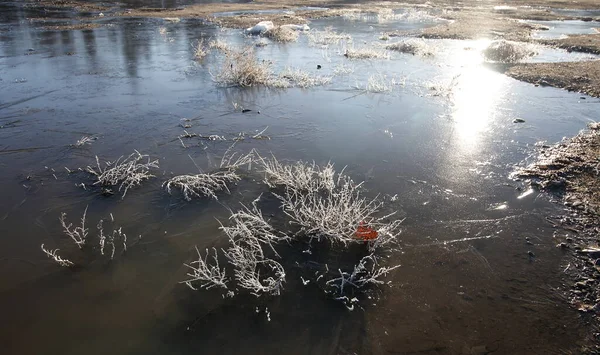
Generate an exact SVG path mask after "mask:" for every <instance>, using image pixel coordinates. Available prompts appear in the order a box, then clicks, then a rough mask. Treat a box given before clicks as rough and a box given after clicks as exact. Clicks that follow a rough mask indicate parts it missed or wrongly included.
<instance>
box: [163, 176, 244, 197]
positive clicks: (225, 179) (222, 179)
mask: <svg viewBox="0 0 600 355" xmlns="http://www.w3.org/2000/svg"><path fill="white" fill-rule="evenodd" d="M239 180H240V177H239V175H238V174H237V173H236V172H235V171H232V170H219V171H215V172H212V173H206V174H204V173H201V174H196V175H179V176H175V177H172V178H171V179H169V180H168V181H166V182H165V183H164V184H163V186H164V187H166V189H167V192H168V193H171V189H173V188H178V189H180V190H181V191H182V192H183V197H184V198H185V199H186V200H188V201H190V200H191V199H192V198H193V197H204V196H208V197H212V198H214V199H215V200H217V199H218V198H217V194H216V193H217V192H218V191H221V190H225V191H227V193H229V188H228V187H227V184H231V183H234V182H236V181H239Z"/></svg>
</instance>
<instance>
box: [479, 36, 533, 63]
mask: <svg viewBox="0 0 600 355" xmlns="http://www.w3.org/2000/svg"><path fill="white" fill-rule="evenodd" d="M535 54H536V52H535V51H533V50H531V48H530V47H529V46H528V45H527V44H526V43H519V42H511V41H505V40H500V41H494V42H492V43H491V44H490V45H489V46H488V47H487V48H486V49H485V50H484V51H483V56H484V58H485V59H486V60H488V61H492V62H500V63H515V62H520V61H521V60H523V59H526V58H529V57H532V56H534V55H535Z"/></svg>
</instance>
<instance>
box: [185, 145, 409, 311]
mask: <svg viewBox="0 0 600 355" xmlns="http://www.w3.org/2000/svg"><path fill="white" fill-rule="evenodd" d="M255 157H256V163H257V165H258V171H259V172H260V173H262V174H263V176H264V177H263V179H264V180H263V182H264V183H265V184H267V185H268V186H269V187H270V188H271V189H272V195H273V196H274V197H275V198H276V199H275V200H274V201H277V202H279V204H280V207H281V209H282V211H283V214H281V215H279V216H278V217H276V215H271V216H272V217H274V218H279V220H278V221H277V224H276V225H277V226H278V228H275V227H274V224H272V223H271V222H270V221H267V220H266V219H265V216H264V215H263V213H262V211H261V210H260V208H259V207H258V203H259V202H260V201H261V196H262V195H261V196H259V197H258V198H257V199H256V200H254V202H253V203H252V205H251V207H246V206H245V205H242V208H241V209H240V210H238V211H231V216H230V217H229V220H228V222H227V223H224V224H222V225H221V227H220V229H221V230H222V231H223V232H224V234H225V235H227V237H228V240H229V246H228V247H227V248H225V249H222V253H223V256H224V258H225V259H226V260H227V262H228V266H227V267H229V268H231V269H232V270H231V272H232V273H233V275H234V277H233V279H227V276H226V273H227V271H226V268H227V267H219V260H218V259H219V256H218V252H217V251H216V249H213V252H214V256H212V258H210V259H209V255H208V251H207V254H206V256H203V255H201V253H199V252H198V253H197V254H198V258H197V260H195V261H193V262H192V263H190V264H186V266H188V267H189V268H190V269H191V270H192V271H191V272H190V273H188V279H186V280H184V281H182V282H184V283H186V284H187V285H188V286H189V287H190V288H193V289H197V288H198V287H197V286H196V285H199V287H200V288H213V287H216V288H220V289H223V290H227V296H228V297H229V296H232V295H233V294H234V293H233V291H232V290H233V289H235V290H237V291H236V292H238V293H239V292H242V291H246V292H249V293H250V294H253V295H255V296H257V297H259V296H262V295H271V296H276V295H279V294H280V293H281V292H282V290H283V286H284V284H285V283H286V282H289V280H286V275H287V273H286V268H287V267H290V266H294V267H297V266H298V264H297V262H295V259H294V257H293V255H294V253H296V254H295V255H298V253H297V252H298V250H297V248H298V247H299V246H302V245H309V249H307V250H304V251H302V253H303V254H306V253H308V255H312V253H311V252H310V249H311V248H323V250H329V251H328V252H326V253H330V252H331V253H334V254H335V255H337V256H336V257H335V258H334V259H332V260H333V262H334V263H335V262H336V261H335V260H338V259H339V257H340V256H341V255H343V254H344V253H346V251H348V256H346V258H348V257H350V260H352V259H354V260H353V261H351V262H352V264H348V262H347V261H344V262H343V264H339V265H338V267H333V266H332V267H331V268H330V267H329V265H328V262H327V260H325V262H324V263H320V262H317V261H316V262H315V263H314V265H320V266H319V267H317V272H314V270H311V271H310V272H309V273H305V274H304V275H303V276H302V277H301V280H302V283H303V284H304V285H308V284H309V283H311V282H312V283H314V284H316V285H318V287H320V288H322V289H323V290H324V292H326V293H327V294H329V295H331V296H332V297H333V298H334V299H336V300H339V301H342V302H343V303H344V304H345V306H346V307H348V309H350V310H352V309H354V306H355V305H356V304H357V302H359V300H358V298H357V297H355V296H360V294H362V293H363V292H365V291H366V290H368V289H369V287H370V286H376V285H382V284H384V283H385V281H384V278H385V277H386V276H387V275H388V273H389V272H391V271H392V270H394V269H395V268H397V266H388V265H385V264H384V263H382V260H383V258H382V254H385V253H386V252H388V251H390V250H392V249H393V248H394V246H395V245H396V244H397V237H398V235H399V233H400V224H401V223H402V220H399V219H393V217H394V213H388V214H385V213H383V208H382V207H383V202H382V201H380V200H379V199H378V198H377V197H375V198H368V197H366V196H365V191H364V189H363V187H362V185H363V184H362V183H355V182H354V181H352V179H351V178H350V177H349V176H347V175H345V174H344V172H343V170H342V171H341V172H336V171H335V169H334V166H333V164H331V163H328V164H327V165H325V166H323V167H321V166H319V165H317V164H315V163H304V162H294V163H291V164H286V163H282V162H280V161H279V160H277V159H276V158H275V157H270V158H264V157H261V156H259V155H258V154H255ZM356 248H358V249H356ZM361 248H363V249H361ZM295 249H296V252H294V250H295ZM300 250H302V249H300ZM350 250H353V251H352V252H350ZM357 250H362V251H361V252H360V253H361V254H362V255H359V256H358V258H357V259H356V257H355V256H353V255H355V253H356V251H357ZM342 259H343V258H342ZM332 260H330V262H331V261H332ZM319 261H321V262H322V261H323V260H319ZM226 280H227V281H229V285H228V284H227V283H226ZM232 283H233V284H234V285H231V284H232ZM223 296H224V297H225V294H224V295H223Z"/></svg>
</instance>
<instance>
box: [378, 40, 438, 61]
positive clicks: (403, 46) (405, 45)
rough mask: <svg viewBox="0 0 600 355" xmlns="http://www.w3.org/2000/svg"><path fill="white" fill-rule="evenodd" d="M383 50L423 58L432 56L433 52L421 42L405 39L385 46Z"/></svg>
mask: <svg viewBox="0 0 600 355" xmlns="http://www.w3.org/2000/svg"><path fill="white" fill-rule="evenodd" d="M385 49H387V50H390V51H396V52H400V53H408V54H412V55H421V56H425V57H427V56H432V55H433V50H432V49H431V48H430V47H429V46H428V45H427V44H426V43H425V42H424V41H423V40H417V39H407V40H404V41H400V42H396V43H390V44H388V45H386V46H385Z"/></svg>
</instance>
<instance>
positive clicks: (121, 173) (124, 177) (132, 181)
mask: <svg viewBox="0 0 600 355" xmlns="http://www.w3.org/2000/svg"><path fill="white" fill-rule="evenodd" d="M144 159H147V161H146V162H143V160H144ZM104 165H105V167H104V168H102V165H101V164H100V160H99V159H98V157H97V156H96V166H97V170H96V169H95V168H93V167H91V166H88V167H87V168H86V170H87V171H88V172H89V173H90V174H92V175H94V176H95V177H96V182H94V185H100V186H102V187H103V188H105V189H109V188H111V187H114V186H117V185H118V186H119V191H121V190H122V191H123V196H122V198H125V195H126V194H127V191H128V190H129V189H130V188H132V187H135V186H138V185H140V184H141V183H142V181H144V180H147V179H150V178H151V177H154V175H152V174H150V169H151V168H158V160H150V158H149V156H148V155H142V154H140V152H138V151H137V150H136V151H135V152H134V153H132V154H131V155H129V156H128V157H126V158H123V157H122V156H121V157H120V158H119V159H117V160H116V161H115V162H110V161H107V162H105V164H104ZM109 191H110V190H109Z"/></svg>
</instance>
